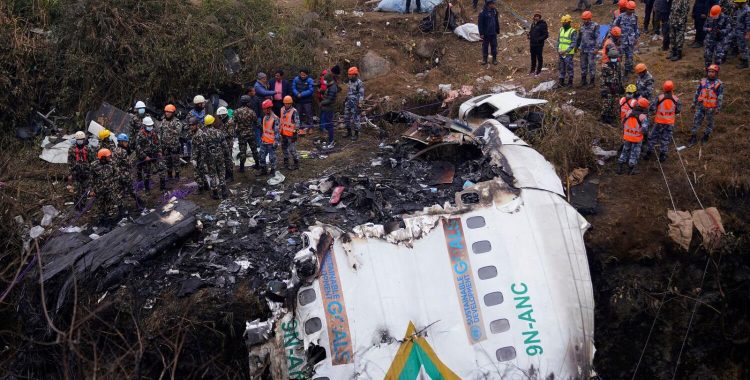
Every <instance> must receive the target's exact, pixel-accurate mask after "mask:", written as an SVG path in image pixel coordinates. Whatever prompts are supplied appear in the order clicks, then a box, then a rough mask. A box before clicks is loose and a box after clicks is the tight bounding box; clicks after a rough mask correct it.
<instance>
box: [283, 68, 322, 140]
mask: <svg viewBox="0 0 750 380" xmlns="http://www.w3.org/2000/svg"><path fill="white" fill-rule="evenodd" d="M313 94H315V81H313V79H312V78H311V77H310V70H309V69H304V68H303V69H301V70H300V71H299V75H297V76H296V77H294V80H292V95H294V106H295V109H296V110H297V112H299V117H300V119H301V120H302V128H303V129H307V128H310V127H311V126H312V121H313V109H312V101H313ZM284 107H286V97H284Z"/></svg>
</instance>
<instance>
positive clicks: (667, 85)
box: [662, 80, 674, 92]
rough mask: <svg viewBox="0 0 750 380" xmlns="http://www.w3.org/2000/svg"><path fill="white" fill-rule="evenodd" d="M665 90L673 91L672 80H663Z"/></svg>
mask: <svg viewBox="0 0 750 380" xmlns="http://www.w3.org/2000/svg"><path fill="white" fill-rule="evenodd" d="M662 88H663V89H664V91H665V92H669V91H673V90H674V82H672V81H671V80H668V81H666V82H664V86H662Z"/></svg>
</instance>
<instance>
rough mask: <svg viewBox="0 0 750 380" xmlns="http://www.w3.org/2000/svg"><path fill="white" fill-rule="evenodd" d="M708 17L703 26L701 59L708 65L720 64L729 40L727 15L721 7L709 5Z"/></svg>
mask: <svg viewBox="0 0 750 380" xmlns="http://www.w3.org/2000/svg"><path fill="white" fill-rule="evenodd" d="M709 16H710V17H709V18H708V19H707V20H706V23H705V24H704V26H703V30H704V31H705V32H706V39H705V41H704V47H705V50H704V53H703V61H704V63H705V65H706V67H708V66H709V65H711V64H712V63H715V64H717V65H720V64H721V63H722V62H723V60H724V53H725V48H726V45H727V42H728V40H729V32H730V31H729V17H727V15H725V14H724V13H722V11H721V7H720V6H718V5H714V6H713V7H711V12H710V14H709Z"/></svg>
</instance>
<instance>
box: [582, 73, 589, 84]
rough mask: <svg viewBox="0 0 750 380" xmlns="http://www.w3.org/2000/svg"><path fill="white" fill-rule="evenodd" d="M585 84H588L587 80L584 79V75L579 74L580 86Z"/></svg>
mask: <svg viewBox="0 0 750 380" xmlns="http://www.w3.org/2000/svg"><path fill="white" fill-rule="evenodd" d="M587 84H589V82H588V81H587V80H586V76H585V75H583V76H581V86H585V85H587Z"/></svg>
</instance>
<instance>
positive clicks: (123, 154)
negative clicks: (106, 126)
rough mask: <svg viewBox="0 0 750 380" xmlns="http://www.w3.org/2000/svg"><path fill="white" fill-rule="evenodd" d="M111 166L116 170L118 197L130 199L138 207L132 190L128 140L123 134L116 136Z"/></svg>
mask: <svg viewBox="0 0 750 380" xmlns="http://www.w3.org/2000/svg"><path fill="white" fill-rule="evenodd" d="M112 164H113V165H114V166H115V168H116V169H117V185H118V188H119V190H118V191H119V193H120V197H121V198H122V199H125V197H132V198H133V199H134V200H135V203H136V206H139V203H140V200H139V199H138V197H137V195H136V193H135V191H134V190H133V176H132V173H131V170H132V168H133V156H132V155H131V154H130V138H129V137H128V135H126V134H124V133H120V134H119V135H117V147H115V149H114V150H113V151H112Z"/></svg>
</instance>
